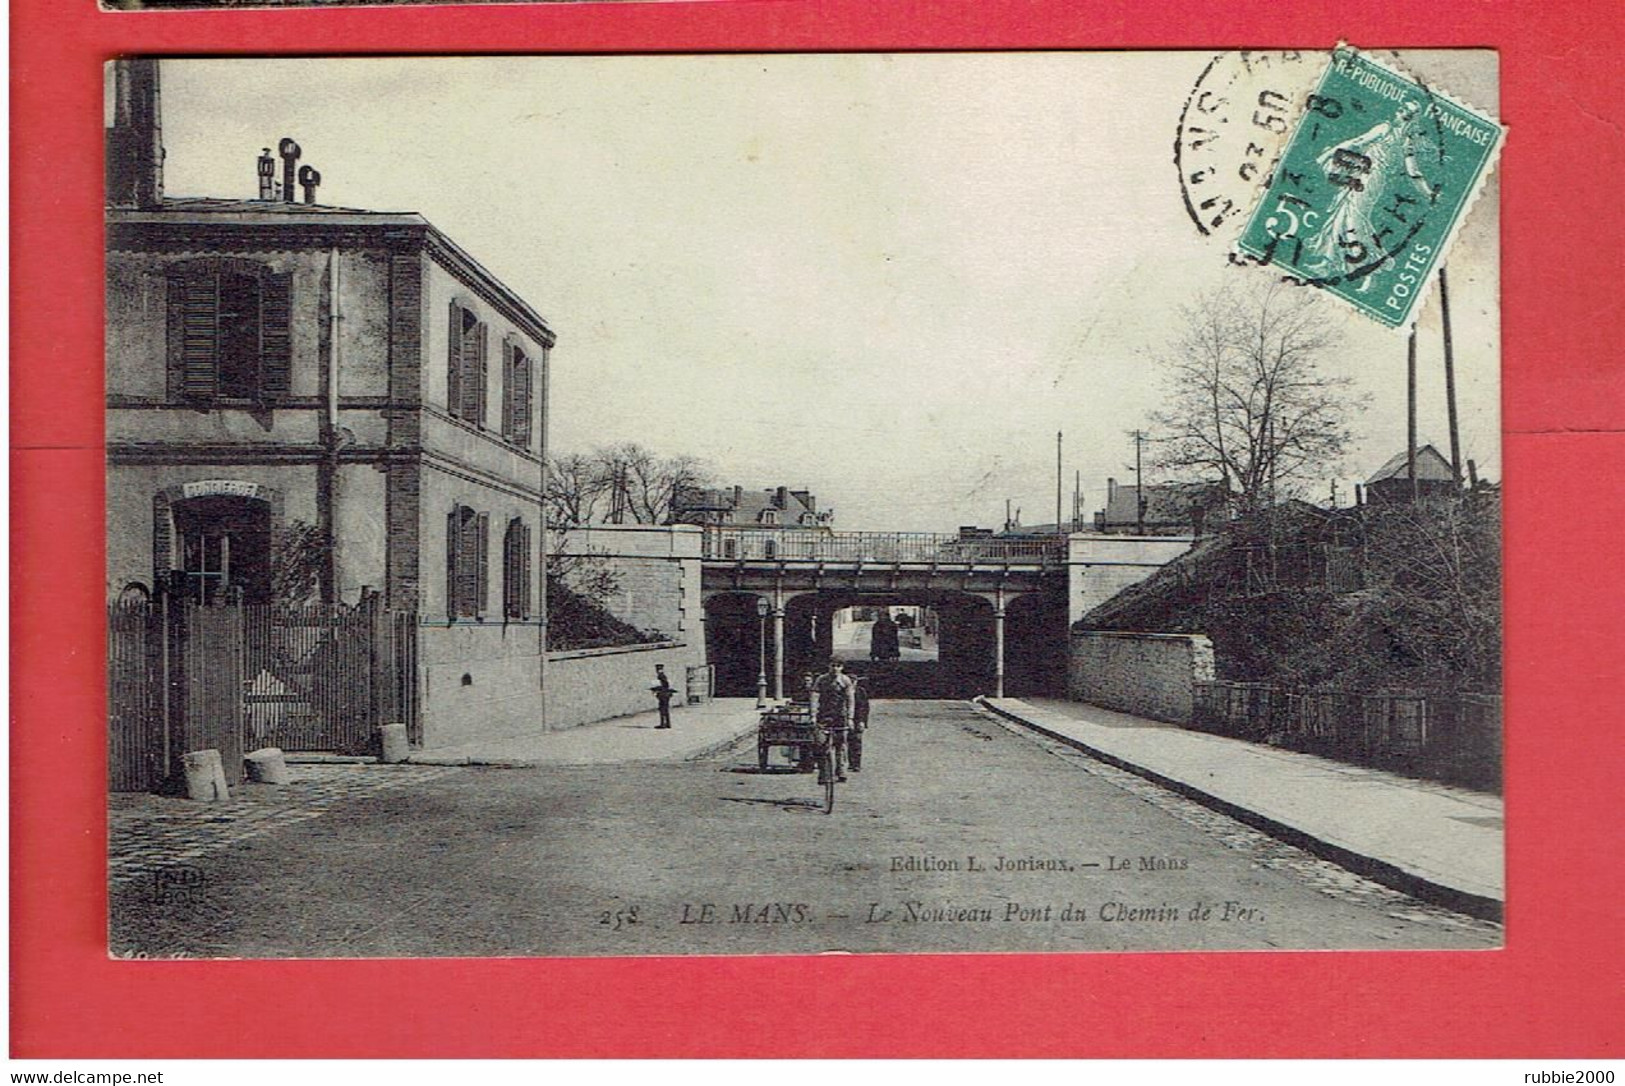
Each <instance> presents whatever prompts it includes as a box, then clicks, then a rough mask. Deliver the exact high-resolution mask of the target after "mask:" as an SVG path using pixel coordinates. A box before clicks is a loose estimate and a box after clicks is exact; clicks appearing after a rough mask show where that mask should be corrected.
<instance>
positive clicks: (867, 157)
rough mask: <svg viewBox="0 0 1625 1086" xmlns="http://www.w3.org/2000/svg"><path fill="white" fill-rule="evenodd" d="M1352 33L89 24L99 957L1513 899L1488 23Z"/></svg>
mask: <svg viewBox="0 0 1625 1086" xmlns="http://www.w3.org/2000/svg"><path fill="white" fill-rule="evenodd" d="M1356 44H1357V43H1356ZM1334 45H1335V43H1331V42H1329V43H1326V44H1325V45H1324V46H1323V47H1322V48H1320V49H1318V50H1317V49H1310V48H1305V49H1303V50H1297V51H1274V52H1266V51H1233V52H1224V53H1216V52H1212V51H1209V52H1180V51H1161V52H1100V53H1082V52H1078V53H1066V52H1049V53H962V54H954V53H931V54H923V53H922V54H911V53H897V54H818V55H788V54H775V55H746V54H730V55H696V56H625V57H610V56H569V57H565V56H549V57H540V56H537V57H525V56H506V57H443V58H431V57H393V58H331V59H323V58H307V59H254V58H233V59H171V58H155V57H129V58H124V59H120V60H117V61H114V62H112V63H110V64H109V65H108V66H107V69H106V95H105V132H106V146H107V171H106V177H107V189H106V329H105V342H106V441H107V509H106V518H107V520H106V523H107V538H106V542H107V570H106V580H107V583H106V589H107V615H108V691H109V694H108V697H109V702H108V721H109V733H108V736H109V745H108V785H109V789H110V793H111V798H110V814H109V819H110V821H109V856H108V880H109V902H110V915H109V918H108V919H109V928H108V930H109V937H108V938H109V944H108V945H109V953H110V954H112V955H113V956H115V957H120V958H143V957H152V958H158V957H187V958H377V957H450V956H459V957H537V956H547V957H555V956H609V955H689V954H702V955H739V954H815V953H825V952H854V953H939V952H980V953H985V952H1089V951H1112V952H1124V951H1194V950H1268V949H1279V948H1292V949H1323V950H1369V949H1484V948H1495V947H1499V946H1500V945H1502V941H1503V933H1502V928H1501V917H1502V912H1503V908H1504V905H1505V899H1506V893H1505V880H1504V876H1503V829H1504V827H1503V808H1502V801H1501V794H1500V793H1501V604H1500V600H1501V590H1500V586H1501V557H1500V556H1501V547H1500V531H1501V514H1500V510H1501V503H1500V483H1499V480H1500V473H1501V463H1500V457H1501V445H1500V419H1499V409H1498V404H1499V394H1500V380H1499V365H1500V319H1499V302H1498V299H1499V290H1500V267H1499V220H1498V208H1497V195H1498V189H1497V181H1496V175H1495V173H1494V170H1493V167H1494V164H1495V152H1496V150H1497V149H1498V147H1499V146H1500V144H1501V142H1502V140H1503V138H1504V136H1505V129H1504V128H1503V127H1502V126H1501V124H1500V122H1499V120H1498V119H1497V117H1496V109H1497V105H1498V68H1497V57H1496V54H1495V53H1494V52H1491V51H1485V50H1460V51H1401V52H1398V53H1394V52H1390V51H1383V52H1376V51H1372V52H1366V51H1361V50H1359V49H1357V48H1351V47H1348V46H1338V47H1337V48H1335V49H1334V48H1333V46H1334ZM1424 249H1425V250H1426V251H1425V252H1424V251H1423V250H1424ZM1396 328H1397V329H1400V331H1399V332H1398V333H1396V331H1395V329H1396Z"/></svg>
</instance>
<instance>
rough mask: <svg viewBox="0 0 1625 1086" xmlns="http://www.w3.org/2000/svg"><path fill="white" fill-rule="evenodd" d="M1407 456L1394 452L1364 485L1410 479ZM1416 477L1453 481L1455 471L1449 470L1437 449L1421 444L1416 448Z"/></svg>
mask: <svg viewBox="0 0 1625 1086" xmlns="http://www.w3.org/2000/svg"><path fill="white" fill-rule="evenodd" d="M1408 460H1409V458H1408V457H1407V456H1406V454H1405V453H1403V452H1400V453H1396V454H1395V455H1394V457H1393V459H1391V460H1389V461H1388V462H1387V463H1386V464H1384V465H1383V466H1382V467H1380V468H1378V469H1377V471H1376V474H1374V475H1372V476H1371V478H1369V479H1367V480H1366V481H1365V485H1366V486H1370V485H1371V484H1372V483H1380V482H1383V481H1385V480H1388V479H1405V480H1407V481H1408V480H1409V479H1410V469H1409V463H1408ZM1416 478H1417V479H1418V480H1419V481H1421V482H1439V483H1453V482H1455V481H1456V473H1455V472H1453V471H1451V470H1450V461H1448V460H1446V459H1445V458H1444V457H1443V456H1442V455H1440V453H1439V450H1438V449H1435V448H1434V447H1433V446H1432V445H1423V446H1422V447H1421V448H1420V449H1417V450H1416Z"/></svg>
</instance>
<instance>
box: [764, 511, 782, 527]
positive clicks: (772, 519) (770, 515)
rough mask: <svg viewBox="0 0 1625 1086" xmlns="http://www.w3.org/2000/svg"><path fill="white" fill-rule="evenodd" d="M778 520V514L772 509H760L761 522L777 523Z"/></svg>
mask: <svg viewBox="0 0 1625 1086" xmlns="http://www.w3.org/2000/svg"><path fill="white" fill-rule="evenodd" d="M778 522H779V514H778V512H777V511H775V510H772V509H764V510H762V523H763V524H777V523H778Z"/></svg>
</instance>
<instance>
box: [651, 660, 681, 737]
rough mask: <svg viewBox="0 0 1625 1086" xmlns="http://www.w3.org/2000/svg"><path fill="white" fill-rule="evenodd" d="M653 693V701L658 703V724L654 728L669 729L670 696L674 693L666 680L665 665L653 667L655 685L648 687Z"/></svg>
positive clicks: (669, 681) (668, 680)
mask: <svg viewBox="0 0 1625 1086" xmlns="http://www.w3.org/2000/svg"><path fill="white" fill-rule="evenodd" d="M649 689H650V690H652V691H653V692H654V696H655V700H656V701H657V702H659V703H660V723H659V724H656V725H655V727H656V728H669V727H671V696H672V694H673V693H675V691H674V690H672V688H671V680H670V679H668V678H666V665H665V664H656V665H655V684H654V685H653V686H651V687H649Z"/></svg>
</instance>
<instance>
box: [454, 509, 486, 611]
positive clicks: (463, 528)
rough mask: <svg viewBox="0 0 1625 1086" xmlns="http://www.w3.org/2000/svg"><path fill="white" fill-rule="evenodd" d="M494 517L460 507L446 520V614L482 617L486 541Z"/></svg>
mask: <svg viewBox="0 0 1625 1086" xmlns="http://www.w3.org/2000/svg"><path fill="white" fill-rule="evenodd" d="M489 537H490V518H489V517H487V516H486V514H484V513H476V512H474V510H472V509H470V508H469V507H468V506H466V505H459V506H458V507H457V508H456V509H453V510H452V511H451V514H450V515H449V516H447V518H446V614H447V616H448V617H449V618H452V619H459V618H475V619H477V618H480V617H482V616H483V615H484V614H485V600H486V593H487V571H486V542H487V540H488V539H489Z"/></svg>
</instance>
